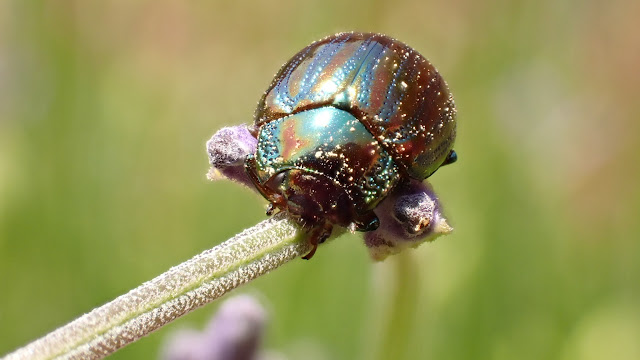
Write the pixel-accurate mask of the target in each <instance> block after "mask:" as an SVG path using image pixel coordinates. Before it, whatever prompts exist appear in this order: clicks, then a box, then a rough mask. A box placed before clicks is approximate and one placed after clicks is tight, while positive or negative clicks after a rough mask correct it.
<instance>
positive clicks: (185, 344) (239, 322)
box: [163, 295, 267, 360]
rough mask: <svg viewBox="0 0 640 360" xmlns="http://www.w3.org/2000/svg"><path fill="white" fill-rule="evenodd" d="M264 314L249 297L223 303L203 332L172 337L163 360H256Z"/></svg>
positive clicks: (242, 296)
mask: <svg viewBox="0 0 640 360" xmlns="http://www.w3.org/2000/svg"><path fill="white" fill-rule="evenodd" d="M266 319H267V314H266V311H265V310H264V308H263V307H262V306H261V305H260V304H259V303H258V302H257V301H256V300H255V299H254V298H253V297H251V296H248V295H241V296H236V297H232V298H229V299H228V300H227V301H225V302H224V303H223V304H222V306H220V309H219V310H218V313H217V314H216V315H215V316H214V317H213V319H212V320H211V322H210V323H209V325H208V326H207V328H206V329H205V331H204V332H197V331H194V330H183V331H181V332H178V333H176V334H175V335H174V336H173V337H172V338H171V339H170V340H169V341H168V345H167V346H166V349H165V351H164V356H163V358H164V359H166V360H251V359H256V358H257V352H258V347H259V345H260V340H261V338H262V332H263V328H264V324H265V322H266Z"/></svg>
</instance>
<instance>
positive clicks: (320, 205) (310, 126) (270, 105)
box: [244, 32, 457, 259]
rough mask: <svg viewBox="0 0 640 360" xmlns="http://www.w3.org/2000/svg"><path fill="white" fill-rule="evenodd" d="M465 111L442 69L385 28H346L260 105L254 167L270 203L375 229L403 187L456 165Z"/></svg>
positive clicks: (315, 230) (308, 50) (301, 218)
mask: <svg viewBox="0 0 640 360" xmlns="http://www.w3.org/2000/svg"><path fill="white" fill-rule="evenodd" d="M455 117H456V109H455V104H454V100H453V96H452V95H451V93H450V91H449V88H448V86H447V84H446V82H445V81H444V79H443V78H442V77H441V76H440V74H439V73H438V72H437V70H436V69H435V67H433V65H432V64H431V63H430V62H429V61H428V60H427V59H425V58H424V57H423V56H422V55H420V54H419V53H418V52H417V51H415V50H413V49H412V48H410V47H409V46H407V45H405V44H404V43H402V42H400V41H398V40H395V39H393V38H390V37H388V36H385V35H382V34H375V33H357V32H350V33H339V34H335V35H332V36H329V37H326V38H324V39H322V40H319V41H317V42H314V43H312V44H310V45H309V46H307V47H305V48H304V49H302V50H300V51H299V52H298V53H297V54H296V55H294V56H293V57H292V58H291V59H290V60H289V61H288V62H287V63H285V64H284V65H283V66H282V68H281V69H280V70H279V71H278V73H277V74H276V75H275V78H274V79H273V81H272V82H271V85H270V86H269V87H268V88H267V90H266V92H265V93H264V95H263V96H262V98H261V100H260V101H259V103H258V106H257V109H256V112H255V122H254V126H253V128H252V129H251V132H252V134H253V136H255V137H256V138H257V141H258V144H257V149H256V151H255V154H250V155H248V156H247V157H246V159H245V161H244V168H245V171H246V173H247V175H248V176H249V178H250V179H251V181H252V182H253V184H254V185H255V187H256V188H257V189H258V191H259V192H260V193H261V194H262V196H264V198H265V199H267V200H268V201H269V203H270V204H269V208H268V210H267V214H269V215H271V214H272V213H273V212H274V211H275V210H279V211H287V212H288V213H289V214H290V215H291V216H292V217H293V218H295V219H296V220H297V221H298V222H299V223H300V224H301V225H303V226H304V227H305V228H307V229H308V230H309V231H310V236H309V242H310V243H311V245H312V246H313V248H312V250H311V251H310V252H309V254H307V255H306V256H305V257H304V258H305V259H310V258H311V257H312V256H313V254H314V253H315V250H316V248H317V246H318V244H319V243H321V242H323V241H324V240H326V239H327V238H328V237H329V236H330V235H331V231H332V229H333V226H336V225H337V226H342V227H347V228H349V229H350V230H352V231H363V232H366V231H373V230H375V229H376V228H377V227H378V226H379V220H378V217H377V216H376V215H375V213H374V212H373V210H374V209H375V208H376V206H377V205H378V204H379V203H380V202H381V201H382V200H383V199H384V198H385V197H387V195H389V193H391V192H392V191H394V189H395V188H396V187H398V185H399V184H402V183H403V182H406V181H409V180H410V179H414V180H418V181H423V180H424V179H426V178H427V177H429V176H430V175H432V174H433V173H434V172H435V171H436V170H437V169H438V168H439V167H440V166H442V165H446V164H450V163H452V162H455V161H456V159H457V155H456V153H455V151H454V150H453V143H454V140H455V135H456V120H455Z"/></svg>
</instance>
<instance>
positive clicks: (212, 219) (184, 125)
mask: <svg viewBox="0 0 640 360" xmlns="http://www.w3.org/2000/svg"><path fill="white" fill-rule="evenodd" d="M638 14H640V2H637V1H630V0H612V1H607V2H605V1H578V0H562V1H556V0H542V1H530V2H525V1H500V0H495V1H485V2H478V1H471V0H457V1H449V2H432V1H404V0H396V1H375V2H366V1H354V2H344V1H331V0H324V1H321V2H311V1H308V2H298V1H258V2H242V1H237V2H223V1H191V2H181V1H169V0H166V1H165V0H153V1H151V0H147V1H125V0H116V1H104V2H98V1H80V0H78V1H21V0H15V1H10V0H4V1H0V354H3V353H6V352H8V351H10V350H12V349H14V348H16V347H18V346H20V345H23V344H25V343H27V342H28V341H30V340H32V339H34V338H36V337H39V336H41V335H43V334H45V333H46V332H48V331H50V330H52V329H54V328H55V327H57V326H60V325H62V324H64V323H66V322H68V321H70V320H72V319H73V318H75V317H77V316H79V315H81V314H82V313H84V312H87V311H89V310H90V309H92V308H93V307H95V306H98V305H100V304H103V303H105V302H107V301H109V300H111V299H113V298H114V297H116V296H118V295H120V294H122V293H124V292H126V291H128V290H129V289H131V288H133V287H135V286H136V285H139V284H140V283H142V282H143V281H145V280H148V279H151V278H152V277H154V276H156V275H158V274H160V273H161V272H163V271H165V270H166V269H168V268H169V267H171V266H172V265H175V264H178V263H179V262H181V261H184V260H186V259H188V258H190V257H191V256H193V255H195V254H197V253H199V252H200V251H202V250H204V249H207V248H210V247H212V246H214V245H215V244H218V243H220V242H222V241H224V240H225V239H227V238H229V237H231V236H232V235H234V234H235V233H237V232H239V231H240V230H242V229H244V228H247V227H250V226H252V225H253V224H255V223H257V222H258V221H260V220H261V219H264V218H265V215H264V205H265V201H264V200H262V199H261V198H260V197H259V196H257V195H256V194H254V193H253V192H251V191H248V190H247V189H243V188H241V187H240V186H238V185H236V184H233V183H227V182H216V183H211V182H208V181H207V180H206V179H205V172H206V171H207V168H208V164H207V158H206V154H205V151H204V143H205V141H206V140H207V139H208V138H209V136H210V135H211V134H213V132H215V131H216V130H217V129H219V128H221V127H222V126H226V125H233V124H239V123H243V122H251V121H252V115H253V110H254V107H255V105H256V103H257V101H258V99H259V97H260V95H261V94H262V92H263V91H264V90H265V89H266V86H267V85H268V83H269V82H270V81H271V78H272V76H273V74H274V73H275V72H276V71H277V70H278V68H279V67H280V65H281V64H282V63H284V62H285V61H286V60H288V58H289V57H290V56H291V55H293V54H294V53H295V52H296V51H298V50H299V49H300V48H302V47H304V46H306V45H307V44H308V43H310V42H311V41H313V40H316V39H318V38H321V37H324V36H326V35H329V34H332V33H334V32H338V31H345V30H360V31H375V32H383V33H386V34H389V35H391V36H393V37H396V38H398V39H400V40H402V41H404V42H406V43H408V44H409V45H411V46H412V47H414V48H415V49H417V50H418V51H420V52H421V53H422V54H424V55H425V56H426V57H427V58H429V59H430V60H431V61H432V62H433V63H434V64H435V65H436V66H437V67H438V69H439V70H440V72H441V73H442V74H443V76H444V77H445V79H446V80H447V82H448V83H449V85H450V87H451V89H452V91H453V94H454V96H455V98H456V103H457V106H458V109H459V113H458V114H459V117H458V119H459V123H458V126H459V137H458V140H457V145H456V150H457V152H458V154H459V162H458V163H456V164H455V165H454V166H451V167H447V168H445V169H442V170H441V171H439V172H438V173H437V174H436V175H435V176H434V177H433V178H432V179H431V182H432V184H433V185H434V187H435V189H436V191H437V192H438V194H439V196H440V197H441V200H442V202H443V203H444V205H445V208H446V214H447V215H448V217H449V219H450V222H451V223H452V224H453V225H454V227H455V228H456V230H455V232H454V233H453V234H452V235H450V236H447V237H445V238H441V239H439V240H438V241H436V242H435V243H432V244H428V245H423V246H422V247H420V248H419V249H417V250H415V251H411V252H410V253H408V254H405V255H403V256H401V257H397V258H391V259H389V260H387V261H385V262H384V263H380V264H372V263H371V262H370V260H369V259H368V255H367V251H366V249H365V247H364V246H363V245H362V241H361V239H360V238H359V237H357V236H353V235H347V236H344V237H343V238H340V239H338V240H336V241H334V242H332V243H331V244H329V245H327V246H323V247H321V248H320V250H319V252H318V254H317V255H316V256H315V257H314V258H313V260H312V261H309V262H305V261H302V260H300V261H295V262H293V263H291V264H288V265H287V266H285V267H283V268H281V269H279V270H278V271H276V272H274V273H272V274H269V275H268V276H266V277H264V278H262V279H259V280H257V281H255V282H254V283H252V284H250V285H249V286H246V287H244V288H243V289H241V290H240V292H244V293H250V294H253V295H255V296H257V297H258V298H259V299H260V301H262V302H263V303H264V304H265V306H266V307H267V309H268V311H269V314H270V321H269V324H268V327H267V334H266V339H265V348H267V349H271V350H273V351H276V352H278V353H280V354H282V355H283V356H285V357H286V358H289V359H303V358H304V359H375V358H378V359H380V358H388V357H393V358H397V359H402V358H406V359H563V360H565V359H609V358H615V359H638V358H640V341H639V339H640V242H639V240H640V236H639V234H640V221H639V217H640V181H639V180H640V176H639V175H640V174H639V172H640V166H639V164H640V161H639V155H640V141H639V140H640V126H639V121H638V120H639V118H640V117H639V115H640V102H639V101H638V99H639V95H640V71H638V64H640V22H638V21H637V15H638ZM217 306H218V305H217V304H212V305H210V306H207V307H205V308H203V309H201V310H199V311H197V312H195V313H193V314H190V315H188V316H186V317H185V318H183V319H180V320H179V321H176V322H175V323H174V324H172V325H170V326H169V327H167V328H165V329H163V330H161V331H159V332H157V333H155V334H153V335H152V336H150V337H148V338H145V339H143V340H141V341H139V342H137V343H135V344H133V345H131V346H129V347H127V348H125V349H123V350H122V351H120V352H118V353H117V354H115V355H114V356H113V358H114V359H142V358H151V359H152V358H156V357H158V356H159V352H160V349H161V347H162V343H163V342H164V341H165V339H166V338H167V337H168V336H169V334H170V333H171V332H172V331H174V330H175V329H177V328H184V327H196V328H201V327H202V326H204V324H205V323H206V322H207V320H208V319H209V318H210V316H211V315H212V314H213V313H214V312H215V310H216V308H217ZM407 314H410V315H407Z"/></svg>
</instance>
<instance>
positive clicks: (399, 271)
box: [378, 251, 419, 359]
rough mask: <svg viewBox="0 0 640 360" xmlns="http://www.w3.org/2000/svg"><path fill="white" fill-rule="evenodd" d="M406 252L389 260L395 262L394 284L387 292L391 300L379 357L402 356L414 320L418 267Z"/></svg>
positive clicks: (402, 357) (404, 352)
mask: <svg viewBox="0 0 640 360" xmlns="http://www.w3.org/2000/svg"><path fill="white" fill-rule="evenodd" d="M412 255H413V254H412V253H411V252H409V251H405V252H402V253H400V254H398V255H396V256H394V257H393V258H392V259H389V260H392V261H393V265H395V269H394V270H395V274H394V275H395V286H396V288H395V289H394V291H390V294H391V296H392V300H391V302H390V309H389V313H388V316H389V318H388V320H387V321H388V322H387V327H386V330H383V334H384V338H383V339H382V341H381V344H382V349H381V351H380V354H379V357H378V358H379V359H405V358H406V353H407V344H408V343H409V338H410V336H411V332H412V330H413V327H414V325H415V324H414V319H415V316H416V309H417V296H418V293H419V291H418V286H419V281H418V278H417V271H418V266H416V264H415V261H414V259H413V256H412Z"/></svg>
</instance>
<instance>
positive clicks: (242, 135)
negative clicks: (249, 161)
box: [207, 125, 258, 189]
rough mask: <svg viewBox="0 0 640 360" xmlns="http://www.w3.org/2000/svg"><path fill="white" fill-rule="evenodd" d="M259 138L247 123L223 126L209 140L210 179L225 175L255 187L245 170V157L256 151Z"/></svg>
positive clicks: (208, 175)
mask: <svg viewBox="0 0 640 360" xmlns="http://www.w3.org/2000/svg"><path fill="white" fill-rule="evenodd" d="M257 145H258V140H256V138H255V136H253V135H252V134H251V132H250V131H249V128H248V127H247V126H246V125H239V126H232V127H227V128H223V129H221V130H220V131H218V132H217V133H215V134H213V136H212V137H211V139H210V140H209V141H207V154H209V163H210V164H211V170H209V173H208V174H207V177H208V178H209V179H210V180H218V179H220V178H221V177H225V178H228V179H231V180H234V181H237V182H239V183H241V184H243V185H246V186H248V187H249V188H251V189H253V188H254V187H253V183H252V182H251V180H250V179H249V177H248V176H247V174H246V172H245V171H244V159H245V158H246V157H247V155H249V154H253V153H255V152H256V147H257Z"/></svg>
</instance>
